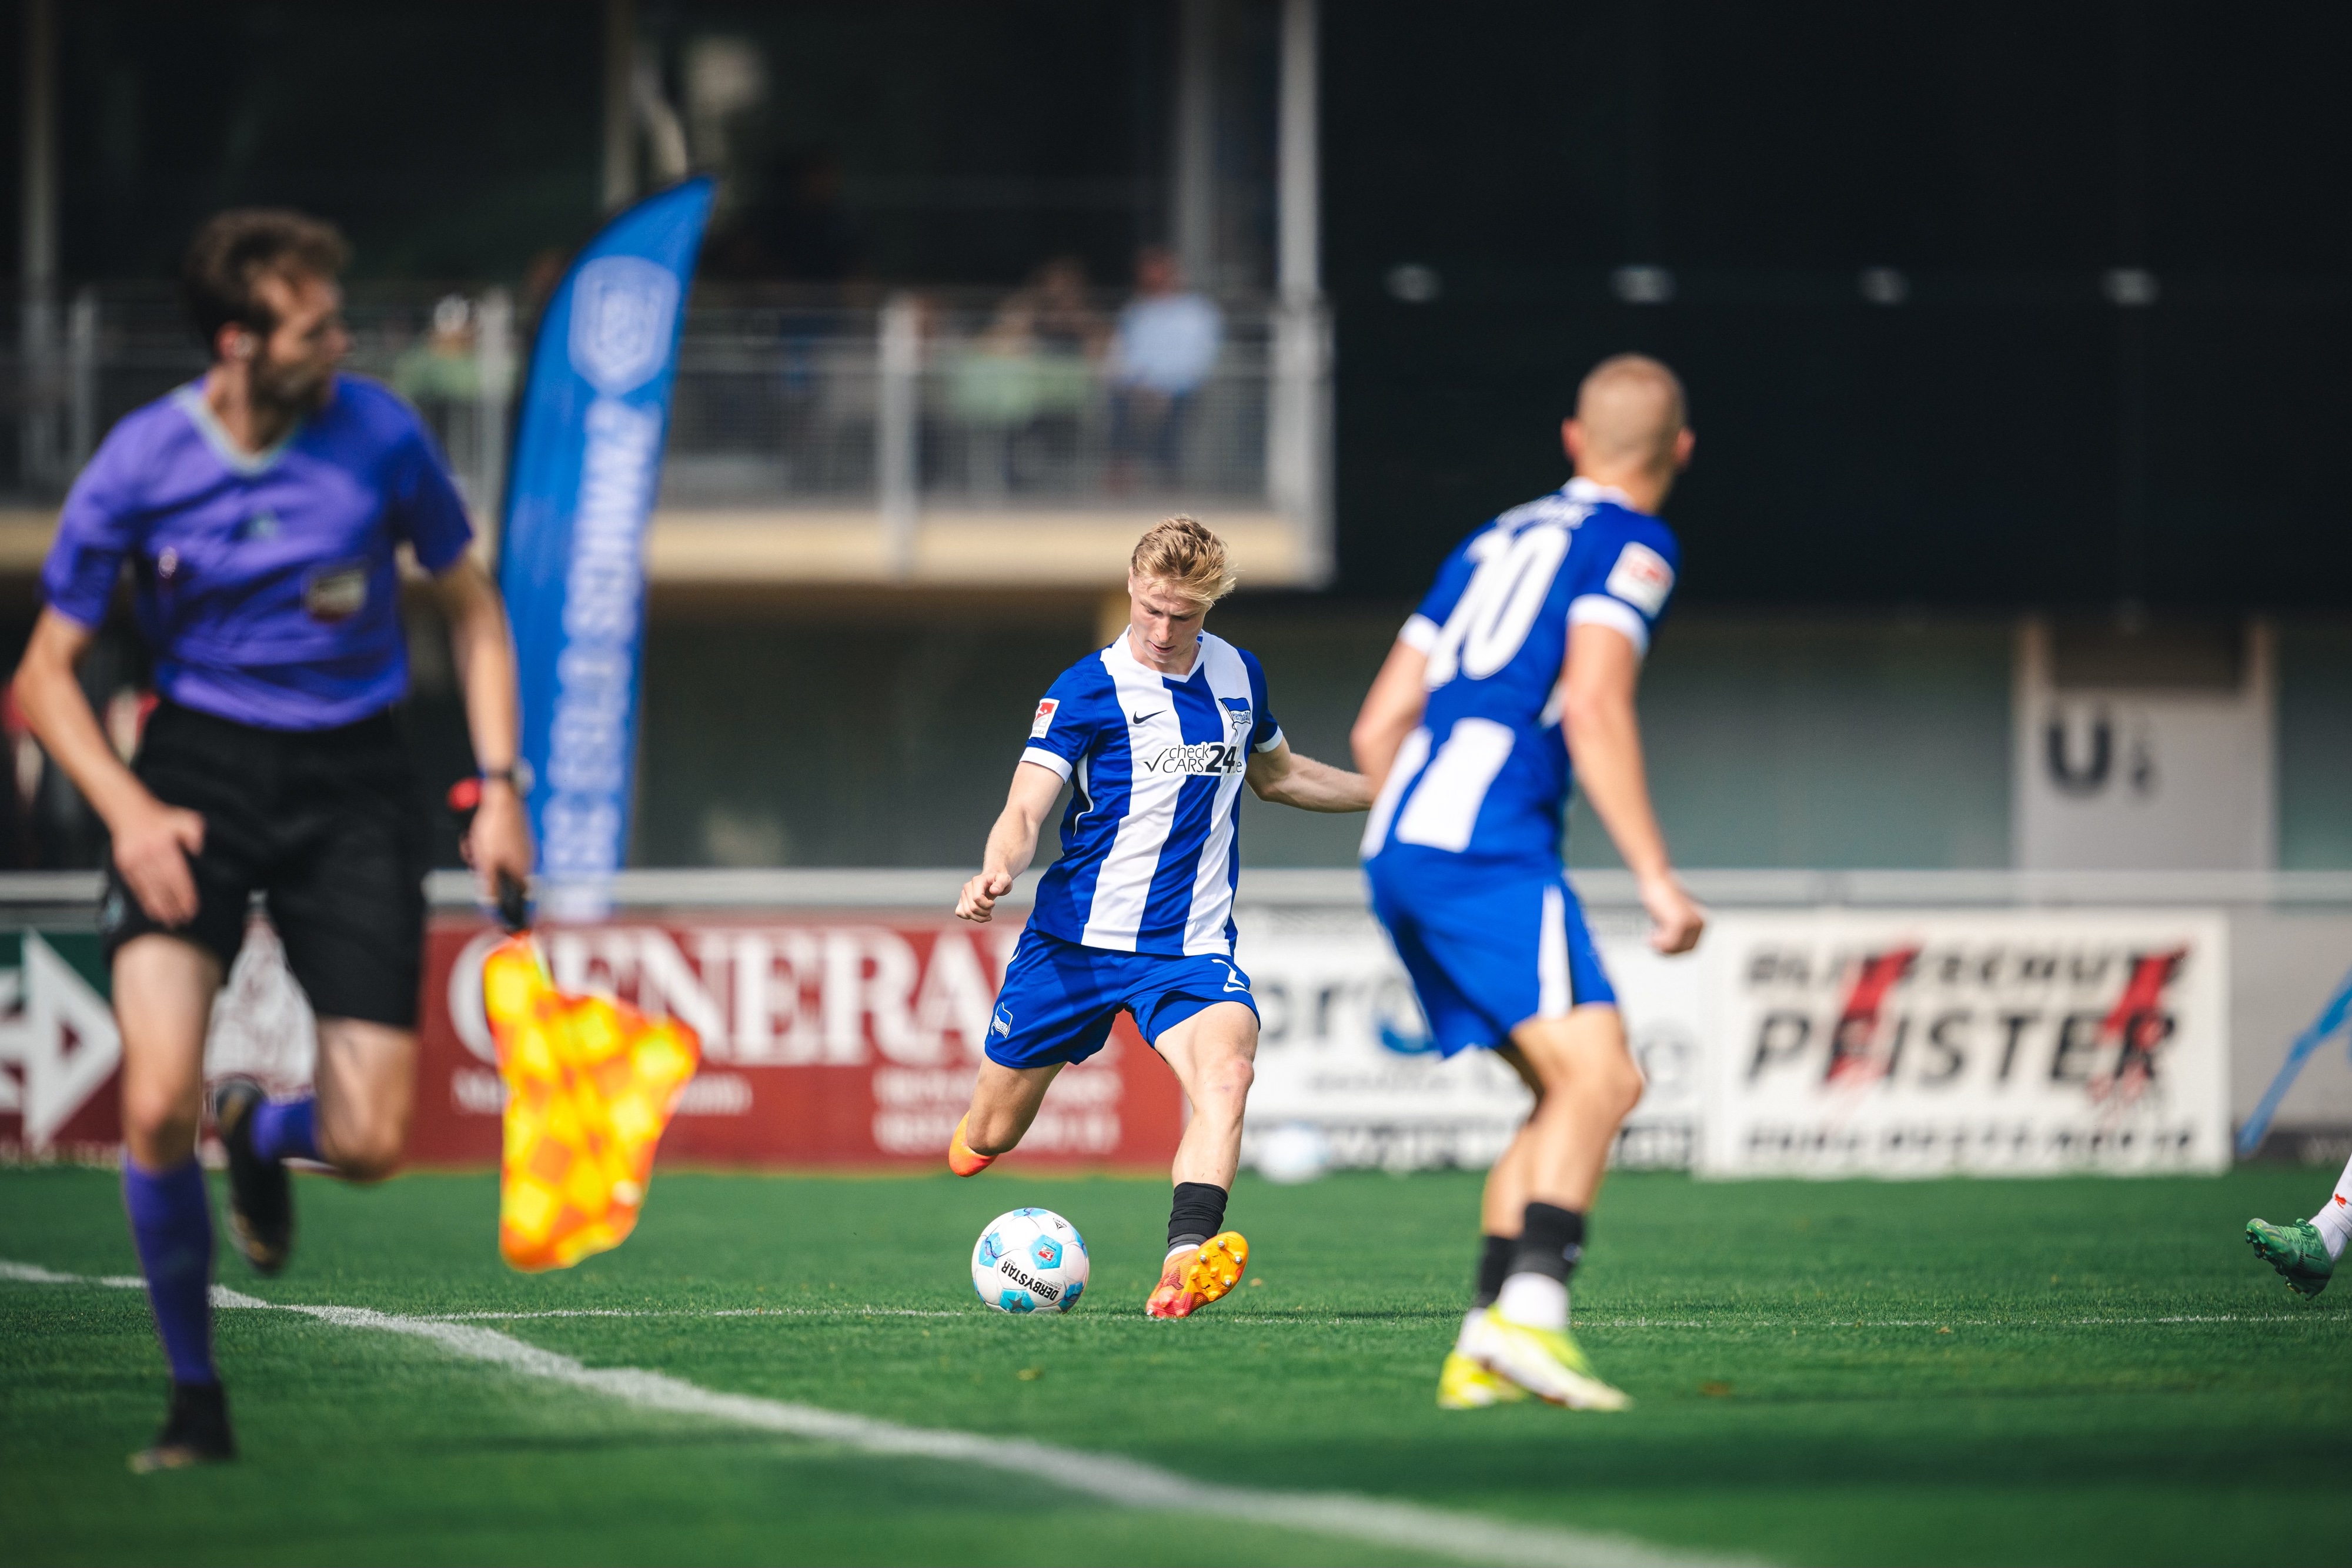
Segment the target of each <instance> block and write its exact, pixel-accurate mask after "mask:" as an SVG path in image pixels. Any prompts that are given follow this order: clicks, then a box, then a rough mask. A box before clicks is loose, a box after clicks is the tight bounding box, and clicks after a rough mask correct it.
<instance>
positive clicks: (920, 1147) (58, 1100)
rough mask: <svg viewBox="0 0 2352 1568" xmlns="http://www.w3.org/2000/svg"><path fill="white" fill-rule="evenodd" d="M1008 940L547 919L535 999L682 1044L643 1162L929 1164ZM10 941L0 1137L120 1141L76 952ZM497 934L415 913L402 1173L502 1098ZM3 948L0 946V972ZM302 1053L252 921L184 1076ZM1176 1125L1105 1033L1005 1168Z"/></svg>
mask: <svg viewBox="0 0 2352 1568" xmlns="http://www.w3.org/2000/svg"><path fill="white" fill-rule="evenodd" d="M1019 935H1020V933H1019V929H1018V927H1016V926H997V925H992V926H985V927H978V926H971V925H963V924H961V923H960V922H957V921H954V920H952V919H944V920H943V919H919V920H908V919H903V918H883V919H841V918H831V919H829V918H825V917H823V916H813V917H807V918H791V919H779V918H752V919H723V918H708V919H705V918H686V917H679V918H674V919H667V920H659V921H653V920H648V921H644V922H635V921H616V922H614V923H612V924H608V925H590V926H577V927H554V928H551V929H548V930H546V931H543V932H542V933H541V947H542V951H544V953H545V954H546V956H547V960H548V967H549V968H550V970H551V972H552V974H553V976H554V978H555V982H556V984H557V985H558V986H559V987H561V988H564V989H566V990H574V991H601V992H604V993H606V994H609V995H614V996H617V997H619V998H622V999H624V1000H626V1001H629V1002H633V1003H635V1005H636V1006H638V1007H640V1008H643V1009H645V1010H646V1011H647V1012H649V1013H655V1014H661V1015H667V1016H673V1017H676V1018H678V1019H683V1020H684V1021H685V1022H687V1023H688V1024H690V1025H691V1026H693V1028H694V1029H695V1030H696V1031H697V1032H698V1034H700V1036H701V1037H702V1057H703V1067H702V1071H701V1072H700V1073H699V1074H698V1075H697V1076H696V1077H695V1078H694V1079H693V1081H692V1082H689V1083H688V1085H687V1088H686V1092H685V1094H684V1097H683V1099H682V1100H681V1102H680V1103H679V1106H678V1111H677V1116H676V1117H675V1118H674V1119H673V1120H672V1121H671V1123H670V1126H669V1130H668V1132H667V1134H665V1135H664V1137H663V1139H662V1145H661V1157H662V1158H664V1159H666V1160H682V1161H687V1162H699V1163H704V1164H711V1165H733V1166H795V1165H824V1166H878V1165H908V1166H924V1165H940V1166H944V1164H945V1163H946V1156H947V1145H948V1136H949V1134H950V1133H951V1132H952V1131H953V1130H954V1128H955V1124H956V1118H957V1117H959V1116H961V1114H962V1113H963V1111H964V1108H965V1105H966V1104H967V1103H968V1102H969V1100H970V1098H971V1084H972V1079H973V1077H974V1076H975V1075H976V1073H977V1072H978V1071H979V1063H980V1060H981V1055H980V1051H981V1042H982V1037H983V1034H984V1031H985V1030H986V1029H987V1027H988V1018H989V1011H990V1009H991V1006H992V1003H993V1001H994V998H995V995H996V988H997V985H998V982H999V981H1000V980H1001V979H1002V978H1003V967H1004V960H1005V958H1006V957H1007V956H1009V955H1010V953H1011V951H1012V946H1013V941H1014V940H1015V939H1016V938H1017V937H1018V936H1019ZM12 940H14V941H16V942H17V943H19V944H20V945H21V950H22V957H21V958H20V961H19V965H18V967H16V969H15V970H14V971H13V972H11V971H9V970H7V969H5V968H0V1005H6V1006H8V1012H7V1014H6V1015H5V1021H0V1145H6V1144H15V1145H17V1146H18V1147H19V1148H21V1149H23V1150H25V1151H26V1152H29V1153H33V1154H42V1153H48V1152H67V1153H82V1154H91V1153H97V1152H99V1151H100V1149H102V1148H104V1147H106V1146H107V1145H111V1144H112V1143H113V1142H114V1141H115V1140H116V1139H118V1138H119V1137H120V1135H121V1124H120V1120H119V1117H118V1115H117V1112H116V1107H115V1098H116V1094H117V1088H116V1082H115V1080H116V1068H117V1065H118V1063H119V1062H120V1060H121V1047H120V1044H119V1042H118V1041H117V1039H116V1037H115V1033H114V1028H113V1020H112V1018H111V1016H110V1013H109V1010H108V1008H107V1003H106V1000H105V998H104V994H103V990H102V987H101V978H102V977H101V976H100V973H99V971H98V967H97V964H96V956H97V943H96V939H95V938H94V937H90V936H86V935H81V936H58V935H50V936H42V935H39V934H35V933H26V934H23V935H22V936H21V937H16V938H12ZM498 940H499V935H498V933H497V932H496V931H494V930H493V929H491V928H489V927H488V926H485V925H481V924H480V923H478V922H476V921H471V920H436V922H435V923H434V924H433V925H432V927H431V929H430V931H429V933H428V936H427V939H426V955H425V996H424V998H423V1001H424V1006H423V1012H422V1016H421V1019H420V1023H419V1034H420V1041H419V1045H420V1051H419V1064H418V1077H417V1090H416V1115H415V1123H414V1124H413V1125H412V1128H411V1131H410V1136H409V1155H410V1158H411V1160H412V1161H414V1162H415V1163H417V1164H423V1165H490V1164H495V1163H496V1161H497V1159H498V1157H499V1143H500V1139H501V1136H502V1125H501V1118H500V1113H501V1110H502V1106H503V1100H502V1085H501V1083H500V1080H499V1073H498V1066H497V1051H496V1049H495V1047H494V1046H493V1044H492V1042H491V1040H490V1037H489V1032H488V1028H487V1026H486V1025H485V1024H484V1022H483V1019H482V1006H481V961H482V957H483V955H484V954H486V953H487V952H488V950H489V948H490V947H491V946H493V945H495V943H496V942H497V941H498ZM61 955H64V956H61ZM7 956H8V955H7V954H6V952H5V950H0V964H5V959H6V957H7ZM68 958H71V959H73V960H77V961H79V967H77V963H76V962H69V961H68ZM12 981H13V983H14V984H13V993H12V989H11V982H12ZM315 1050H316V1043H315V1026H314V1024H313V1022H312V1019H311V1016H310V1009H309V1007H308V1005H307V1004H306V1003H305V1001H304V999H303V998H302V994H301V990H300V988H299V987H297V986H296V985H295V984H294V982H293V979H292V977H291V976H290V975H289V974H288V972H287V970H286V967H285V962H284V955H283V950H282V949H281V948H280V947H279V946H278V941H277V938H276V936H274V935H273V934H272V933H271V932H270V930H269V927H268V925H265V924H260V923H257V924H256V925H255V926H254V927H253V929H252V931H251V932H250V933H248V936H247V942H246V946H245V950H244V952H243V953H242V954H241V955H240V956H239V957H238V961H237V965H236V969H235V970H234V971H233V972H232V975H231V977H230V980H229V983H228V986H227V988H226V989H225V990H224V991H223V992H222V995H221V998H220V1000H219V1002H218V1003H217V1004H216V1005H215V1009H214V1019H213V1029H212V1035H211V1039H210V1040H209V1041H208V1042H207V1045H206V1049H205V1071H206V1073H207V1074H208V1075H209V1076H212V1077H215V1078H216V1077H219V1076H222V1075H224V1074H226V1073H229V1072H249V1073H252V1074H254V1075H255V1076H257V1077H258V1078H260V1079H261V1080H262V1081H263V1082H265V1083H267V1084H268V1085H269V1086H270V1088H271V1089H272V1090H273V1091H276V1092H288V1091H291V1090H294V1089H298V1088H300V1087H302V1086H304V1085H307V1084H308V1083H309V1082H310V1073H311V1065H312V1061H313V1056H314V1052H315ZM1182 1127H1183V1103H1182V1097H1181V1092H1180V1091H1179V1090H1178V1088H1177V1086H1176V1082H1175V1079H1174V1077H1173V1076H1172V1075H1171V1073H1170V1072H1169V1071H1168V1070H1167V1069H1166V1068H1165V1067H1164V1066H1162V1065H1161V1064H1160V1062H1159V1061H1158V1060H1157V1059H1156V1058H1155V1057H1154V1056H1153V1055H1152V1053H1151V1051H1150V1049H1149V1048H1148V1047H1146V1046H1145V1045H1144V1044H1143V1042H1142V1041H1141V1040H1140V1039H1139V1038H1138V1037H1137V1035H1136V1034H1135V1032H1134V1029H1133V1026H1132V1024H1131V1023H1130V1022H1129V1020H1127V1019H1125V1018H1122V1019H1120V1021H1119V1025H1118V1029H1117V1030H1114V1031H1113V1032H1112V1036H1111V1039H1110V1042H1109V1043H1108V1045H1107V1046H1105V1047H1104V1049H1103V1051H1101V1052H1100V1053H1099V1054H1098V1055H1097V1056H1095V1057H1094V1058H1093V1059H1092V1060H1090V1061H1087V1063H1086V1064H1085V1065H1083V1066H1081V1067H1076V1068H1071V1069H1068V1070H1066V1071H1064V1072H1063V1073H1062V1075H1061V1076H1060V1077H1059V1078H1058V1079H1057V1080H1055V1083H1054V1087H1053V1089H1052V1091H1051V1092H1049V1093H1048V1094H1047V1096H1046V1099H1045V1108H1044V1110H1043V1111H1041V1112H1040V1113H1039V1114H1038V1117H1037V1120H1036V1122H1035V1123H1034V1124H1033V1125H1032V1126H1031V1128H1030V1130H1029V1134H1028V1135H1027V1136H1026V1137H1025V1138H1024V1139H1023V1141H1022V1145H1021V1148H1020V1149H1019V1151H1018V1152H1017V1153H1016V1154H1015V1155H1013V1156H1012V1157H1013V1158H1014V1159H1016V1160H1019V1161H1023V1162H1034V1163H1038V1164H1055V1163H1059V1164H1065V1165H1088V1166H1165V1165H1166V1164H1167V1162H1168V1161H1169V1160H1170V1159H1171V1158H1172V1157H1173V1155H1174V1154H1175V1150H1176V1140H1177V1137H1178V1135H1179V1134H1181V1131H1182Z"/></svg>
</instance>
